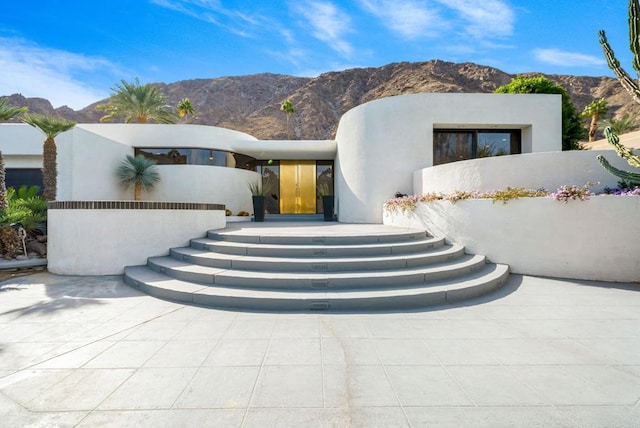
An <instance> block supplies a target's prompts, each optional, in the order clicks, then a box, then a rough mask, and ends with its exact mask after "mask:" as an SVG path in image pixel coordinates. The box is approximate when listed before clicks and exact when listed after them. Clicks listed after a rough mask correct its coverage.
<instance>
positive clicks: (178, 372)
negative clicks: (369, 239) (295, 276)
mask: <svg viewBox="0 0 640 428" xmlns="http://www.w3.org/2000/svg"><path fill="white" fill-rule="evenodd" d="M639 400H640V285H638V284H627V285H622V284H603V283H593V282H584V281H563V280H554V279H542V278H534V277H523V276H519V275H512V277H511V279H510V281H509V283H508V284H507V286H506V287H505V288H504V289H502V290H501V291H500V292H499V293H498V294H493V295H490V296H488V297H485V298H483V299H481V300H475V301H472V302H470V303H467V304H465V305H461V306H453V307H451V306H448V307H439V308H435V309H429V310H424V311H415V312H400V313H331V312H317V313H288V314H271V313H256V312H251V313H249V312H232V311H219V310H212V309H204V308H198V307H191V306H185V305H181V304H176V303H171V302H166V301H162V300H158V299H155V298H153V297H149V296H147V295H143V294H141V293H139V292H137V291H135V290H134V289H132V288H129V287H128V286H126V285H125V284H124V283H123V282H122V278H121V277H60V276H55V275H52V274H48V273H39V274H34V275H30V276H26V277H21V278H15V279H12V280H9V281H5V282H3V283H0V426H7V427H17V426H79V427H96V426H117V427H123V426H140V427H164V426H166V427H200V426H203V427H204V426H212V427H277V426H281V427H316V426H317V427H396V426H397V427H405V426H411V427H425V426H439V427H440V426H442V427H456V428H458V427H503V426H514V427H625V428H626V427H640V404H639Z"/></svg>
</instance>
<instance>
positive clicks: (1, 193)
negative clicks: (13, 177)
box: [0, 97, 27, 210]
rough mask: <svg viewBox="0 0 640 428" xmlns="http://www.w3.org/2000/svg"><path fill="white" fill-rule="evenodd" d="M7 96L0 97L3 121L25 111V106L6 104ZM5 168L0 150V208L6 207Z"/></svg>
mask: <svg viewBox="0 0 640 428" xmlns="http://www.w3.org/2000/svg"><path fill="white" fill-rule="evenodd" d="M8 102H9V98H7V97H4V98H0V121H5V120H9V119H12V118H14V117H16V116H17V115H19V114H21V113H24V112H25V111H27V108H26V107H13V106H10V105H8ZM5 175H6V172H5V168H4V158H3V157H2V151H0V210H4V209H6V208H7V184H6V182H5Z"/></svg>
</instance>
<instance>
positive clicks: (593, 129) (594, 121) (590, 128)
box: [589, 113, 600, 142]
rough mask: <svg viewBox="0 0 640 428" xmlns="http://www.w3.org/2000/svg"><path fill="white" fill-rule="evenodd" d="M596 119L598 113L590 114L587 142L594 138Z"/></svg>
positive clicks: (596, 127) (596, 125) (596, 126)
mask: <svg viewBox="0 0 640 428" xmlns="http://www.w3.org/2000/svg"><path fill="white" fill-rule="evenodd" d="M598 119H600V117H599V115H598V113H595V114H594V115H593V116H591V126H590V127H589V142H592V141H595V140H596V131H597V130H598Z"/></svg>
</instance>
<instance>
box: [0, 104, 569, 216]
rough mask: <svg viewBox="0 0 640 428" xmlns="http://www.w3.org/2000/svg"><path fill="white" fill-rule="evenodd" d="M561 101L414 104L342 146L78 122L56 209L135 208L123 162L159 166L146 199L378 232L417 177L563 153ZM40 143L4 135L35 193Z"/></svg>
mask: <svg viewBox="0 0 640 428" xmlns="http://www.w3.org/2000/svg"><path fill="white" fill-rule="evenodd" d="M561 118H562V114H561V98H560V96H559V95H515V94H431V93H430V94H416V95H403V96H396V97H389V98H384V99H380V100H376V101H371V102H368V103H366V104H363V105H360V106H358V107H355V108H353V109H352V110H350V111H348V112H347V113H346V114H345V115H344V116H343V117H342V118H341V120H340V123H339V126H338V130H337V134H336V137H335V140H323V141H317V140H316V141H310V140H295V141H265V140H257V139H256V138H254V137H252V136H250V135H248V134H245V133H242V132H237V131H233V130H229V129H223V128H218V127H211V126H201V125H149V124H145V125H138V124H79V125H77V126H76V127H75V128H73V129H72V130H71V131H68V132H66V133H64V134H61V135H59V136H58V137H57V138H56V142H57V145H58V174H59V176H58V194H57V199H58V200H60V201H82V200H106V201H112V200H129V199H132V195H133V194H132V191H131V189H129V190H126V189H123V188H122V187H121V186H120V183H119V181H118V179H117V178H116V176H115V174H114V172H115V169H116V168H117V166H118V165H119V163H120V162H121V161H122V159H123V158H124V157H125V155H134V154H135V155H139V154H141V155H144V156H147V157H149V158H152V159H154V160H156V161H157V162H158V165H159V171H160V175H161V181H160V182H159V184H158V185H157V187H156V188H155V189H154V190H153V191H152V192H143V195H142V199H143V200H153V201H172V202H200V203H215V204H224V205H225V206H226V207H227V209H229V210H231V211H232V213H234V214H236V213H238V212H240V211H247V212H249V213H250V212H251V211H252V204H251V194H250V192H249V185H250V184H252V183H261V185H262V187H263V189H264V194H265V196H266V201H267V202H266V210H267V212H268V213H271V214H304V213H320V212H322V204H321V203H320V202H319V201H320V194H322V193H325V192H329V193H331V194H334V195H335V210H336V211H335V213H336V215H337V218H338V220H339V221H341V222H351V223H381V222H382V204H383V203H384V201H385V200H387V199H389V198H392V197H394V195H395V194H396V193H398V192H399V193H402V194H412V193H416V192H418V191H420V189H417V188H416V187H419V186H418V185H417V184H416V183H417V182H416V178H415V174H416V173H418V172H419V171H423V170H425V169H426V168H430V167H432V166H434V165H439V164H446V163H451V162H454V161H463V160H470V159H474V158H481V157H492V156H501V155H515V154H526V153H539V152H552V151H559V150H561V146H562V141H561V138H562V123H561ZM43 139H44V138H43V136H42V134H41V133H40V132H39V131H38V130H36V129H34V128H32V127H29V126H27V125H22V124H2V125H0V149H1V150H2V153H3V155H4V159H5V163H6V168H7V178H8V185H18V184H24V183H37V179H38V171H39V169H40V167H41V164H42V155H41V153H42V141H43Z"/></svg>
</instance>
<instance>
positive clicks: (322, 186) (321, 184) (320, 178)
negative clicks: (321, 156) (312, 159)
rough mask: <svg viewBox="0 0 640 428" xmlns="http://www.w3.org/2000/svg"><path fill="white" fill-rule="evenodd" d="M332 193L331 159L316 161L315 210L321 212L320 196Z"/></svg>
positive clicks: (322, 210) (322, 209)
mask: <svg viewBox="0 0 640 428" xmlns="http://www.w3.org/2000/svg"><path fill="white" fill-rule="evenodd" d="M325 195H326V196H329V195H333V161H317V162H316V199H317V200H318V201H317V203H316V212H317V213H318V214H322V213H323V212H324V208H323V205H322V196H325Z"/></svg>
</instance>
